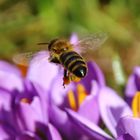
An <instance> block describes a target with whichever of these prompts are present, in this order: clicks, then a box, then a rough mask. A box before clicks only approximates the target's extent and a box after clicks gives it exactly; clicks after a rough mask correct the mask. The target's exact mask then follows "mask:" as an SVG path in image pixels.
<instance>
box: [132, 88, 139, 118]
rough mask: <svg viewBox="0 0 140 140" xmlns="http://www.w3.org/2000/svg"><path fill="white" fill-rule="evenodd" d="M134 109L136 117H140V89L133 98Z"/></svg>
mask: <svg viewBox="0 0 140 140" xmlns="http://www.w3.org/2000/svg"><path fill="white" fill-rule="evenodd" d="M132 110H133V115H134V117H138V118H140V91H139V92H137V93H136V94H135V96H134V98H133V101H132Z"/></svg>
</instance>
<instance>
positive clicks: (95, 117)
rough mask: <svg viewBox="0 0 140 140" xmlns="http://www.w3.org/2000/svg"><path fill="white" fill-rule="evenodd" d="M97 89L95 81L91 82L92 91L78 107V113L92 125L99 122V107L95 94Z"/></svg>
mask: <svg viewBox="0 0 140 140" xmlns="http://www.w3.org/2000/svg"><path fill="white" fill-rule="evenodd" d="M98 88H99V87H98V86H97V83H96V81H93V82H92V91H91V94H90V95H88V96H87V97H86V98H85V100H84V101H83V103H82V104H81V105H80V107H79V110H78V113H79V114H80V115H82V116H84V117H85V118H87V119H89V120H90V121H92V122H94V123H96V124H97V123H98V121H99V116H100V113H99V106H98V102H97V96H96V95H97V93H98V90H99V89H98ZM93 90H94V91H93Z"/></svg>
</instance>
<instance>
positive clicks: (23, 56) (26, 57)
mask: <svg viewBox="0 0 140 140" xmlns="http://www.w3.org/2000/svg"><path fill="white" fill-rule="evenodd" d="M35 56H36V53H33V52H26V53H19V54H17V55H15V56H14V57H13V62H14V63H16V64H20V65H28V64H29V63H30V61H31V60H32V59H33V57H35Z"/></svg>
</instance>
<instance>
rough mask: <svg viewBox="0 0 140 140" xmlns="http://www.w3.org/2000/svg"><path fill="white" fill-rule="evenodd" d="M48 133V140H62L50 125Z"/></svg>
mask: <svg viewBox="0 0 140 140" xmlns="http://www.w3.org/2000/svg"><path fill="white" fill-rule="evenodd" d="M48 133H49V134H48V135H49V136H50V137H48V140H62V138H61V136H60V134H59V132H58V131H57V129H56V128H55V127H54V126H53V125H51V124H50V123H49V124H48Z"/></svg>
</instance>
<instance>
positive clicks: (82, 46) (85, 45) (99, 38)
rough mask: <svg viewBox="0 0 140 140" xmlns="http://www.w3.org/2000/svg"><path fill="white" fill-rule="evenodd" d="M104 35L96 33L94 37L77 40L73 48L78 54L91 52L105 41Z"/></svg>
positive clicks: (105, 35) (105, 36)
mask: <svg viewBox="0 0 140 140" xmlns="http://www.w3.org/2000/svg"><path fill="white" fill-rule="evenodd" d="M106 39H107V34H106V33H98V34H94V35H89V36H86V37H84V38H83V39H81V40H79V41H78V42H77V43H76V44H74V48H75V49H76V50H77V51H78V52H79V53H80V54H85V53H87V52H93V51H95V50H96V49H98V48H99V47H101V45H102V44H103V43H104V42H105V41H106Z"/></svg>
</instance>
